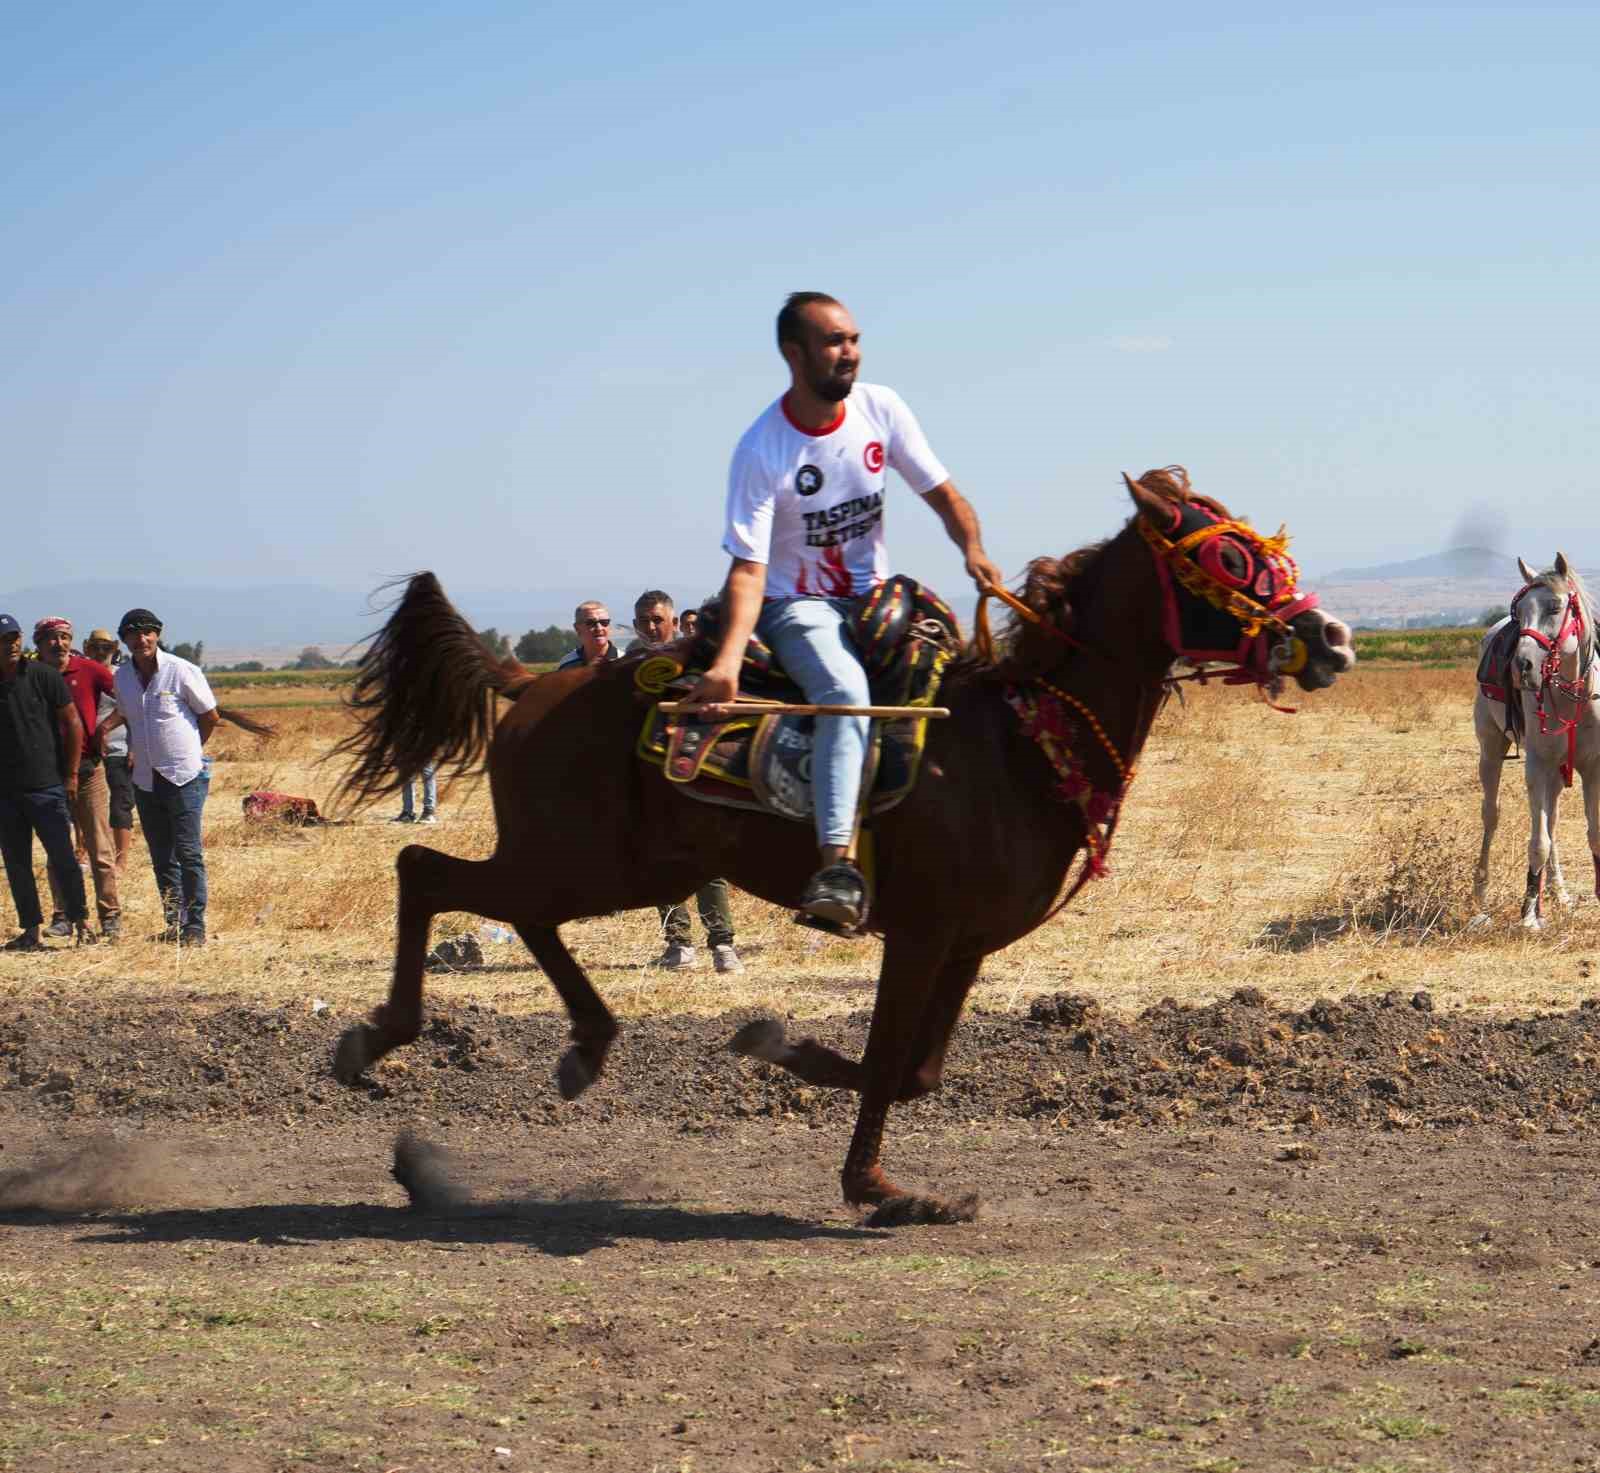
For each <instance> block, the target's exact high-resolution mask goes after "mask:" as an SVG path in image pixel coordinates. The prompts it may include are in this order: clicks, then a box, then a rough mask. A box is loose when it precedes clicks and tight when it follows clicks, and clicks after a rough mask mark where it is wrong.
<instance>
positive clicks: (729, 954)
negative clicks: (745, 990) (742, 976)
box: [711, 943, 744, 973]
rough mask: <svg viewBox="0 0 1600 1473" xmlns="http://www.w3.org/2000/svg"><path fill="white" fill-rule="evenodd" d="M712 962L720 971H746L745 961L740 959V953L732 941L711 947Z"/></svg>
mask: <svg viewBox="0 0 1600 1473" xmlns="http://www.w3.org/2000/svg"><path fill="white" fill-rule="evenodd" d="M711 964H712V965H713V966H714V967H715V968H716V969H717V970H718V971H719V972H724V973H727V972H742V971H744V963H743V962H742V961H740V960H739V953H738V952H736V951H735V950H734V949H733V946H732V944H731V943H729V944H726V945H723V946H713V947H712V948H711Z"/></svg>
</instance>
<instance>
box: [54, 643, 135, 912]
mask: <svg viewBox="0 0 1600 1473" xmlns="http://www.w3.org/2000/svg"><path fill="white" fill-rule="evenodd" d="M33 646H34V648H35V649H36V650H38V652H39V659H40V660H41V661H42V662H43V663H44V664H46V665H48V666H49V667H50V668H51V669H52V670H54V671H55V672H56V673H57V674H58V675H60V677H61V678H62V679H63V680H64V681H66V683H67V689H68V690H69V691H71V692H72V700H73V703H74V704H75V705H76V706H77V708H78V719H79V721H81V722H82V723H83V756H82V758H81V760H80V761H79V763H78V796H77V797H76V799H74V800H73V803H72V819H73V822H74V823H76V824H77V826H78V839H79V841H80V842H81V843H82V845H83V847H84V848H85V849H86V850H87V851H88V853H89V870H90V873H91V874H93V876H94V899H95V908H96V909H97V910H98V911H99V915H100V933H101V935H103V936H104V937H105V939H106V940H107V941H116V940H117V939H118V938H119V937H120V936H121V934H122V902H121V900H120V899H119V898H118V896H117V851H116V845H115V843H114V842H113V840H112V838H111V792H110V789H109V788H108V787H107V786H106V775H105V771H104V768H103V766H102V763H101V757H100V743H99V742H98V741H97V740H96V736H95V733H96V730H97V728H98V727H99V725H100V702H101V701H102V700H103V699H104V698H106V697H107V696H109V695H111V693H112V690H113V681H112V677H111V670H110V668H109V667H108V666H106V665H102V664H101V663H100V662H99V661H98V660H91V659H89V658H88V657H87V656H86V655H80V654H74V653H73V649H72V621H71V620H70V619H40V620H39V622H38V623H37V624H35V625H34V626H33ZM73 867H74V868H77V859H76V856H74V859H73ZM49 879H50V900H51V905H52V911H53V914H52V915H51V918H50V928H49V930H48V931H47V933H46V934H47V935H50V936H70V935H71V934H72V922H71V921H70V920H68V919H67V915H66V894H65V890H64V887H63V885H62V877H61V876H59V875H57V874H56V872H55V868H54V866H52V867H51V868H50V870H49ZM80 879H81V876H80Z"/></svg>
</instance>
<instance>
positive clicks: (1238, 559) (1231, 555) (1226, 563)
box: [1217, 541, 1250, 583]
mask: <svg viewBox="0 0 1600 1473" xmlns="http://www.w3.org/2000/svg"><path fill="white" fill-rule="evenodd" d="M1217 553H1218V556H1219V557H1220V558H1221V560H1222V566H1223V567H1224V568H1226V569H1227V570H1228V572H1230V573H1231V574H1233V576H1234V577H1235V578H1237V579H1238V580H1239V581H1240V582H1241V583H1243V582H1244V581H1245V579H1246V578H1248V577H1249V576H1250V560H1249V559H1248V558H1247V557H1245V555H1244V553H1243V552H1242V551H1241V550H1240V548H1239V546H1238V545H1237V544H1236V543H1233V542H1226V541H1225V542H1223V544H1222V545H1221V547H1219V548H1218V549H1217Z"/></svg>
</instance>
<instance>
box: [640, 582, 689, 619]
mask: <svg viewBox="0 0 1600 1473" xmlns="http://www.w3.org/2000/svg"><path fill="white" fill-rule="evenodd" d="M657 604H665V605H666V606H667V607H668V608H669V609H672V610H673V611H674V612H676V611H677V607H678V606H677V604H675V603H673V601H672V595H671V594H670V593H666V592H663V591H662V590H661V589H659V588H647V589H645V591H644V592H643V593H641V594H640V595H639V596H638V598H636V599H634V601H633V617H634V618H635V619H637V618H638V617H639V615H640V614H642V613H643V612H644V611H645V610H646V609H653V608H654V607H655V606H656V605H657Z"/></svg>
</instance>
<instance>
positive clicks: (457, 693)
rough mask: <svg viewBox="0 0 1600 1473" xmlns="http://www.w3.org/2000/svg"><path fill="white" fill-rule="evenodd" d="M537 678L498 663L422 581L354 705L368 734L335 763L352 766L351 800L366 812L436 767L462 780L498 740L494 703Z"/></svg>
mask: <svg viewBox="0 0 1600 1473" xmlns="http://www.w3.org/2000/svg"><path fill="white" fill-rule="evenodd" d="M533 678H535V677H533V676H532V675H531V674H530V673H529V672H528V671H526V670H524V669H523V667H522V666H521V665H520V664H518V663H517V662H516V661H515V660H498V659H496V658H495V657H494V656H493V655H492V654H490V653H489V650H488V648H487V647H486V646H485V645H484V643H483V641H482V640H481V639H479V638H478V636H477V634H476V632H474V630H473V628H472V626H471V625H470V624H469V623H467V621H466V620H465V619H464V618H463V617H462V616H461V614H460V613H459V612H458V611H457V609H456V607H455V605H454V604H452V603H451V602H450V600H449V599H448V598H446V597H445V592H444V589H442V588H441V587H440V586H439V580H438V579H437V578H435V577H434V576H433V574H432V573H417V574H415V575H413V576H412V577H411V578H410V579H408V580H406V586H405V592H404V593H403V594H402V595H401V597H400V602H399V603H398V604H396V605H395V608H394V612H393V613H392V614H390V615H389V621H388V623H386V624H385V625H384V626H383V628H382V629H381V630H379V631H378V637H377V638H376V639H374V640H373V641H372V643H371V644H370V645H369V646H368V648H367V652H366V654H364V655H363V656H362V657H361V664H360V665H359V666H358V667H357V669H356V678H355V684H354V685H353V686H352V687H351V691H350V694H349V695H348V696H346V697H345V705H346V706H347V707H348V708H349V709H350V710H351V711H352V712H353V713H354V714H355V716H356V719H357V720H358V721H359V722H360V725H359V727H358V728H357V729H356V730H355V731H353V732H352V733H351V734H350V735H349V736H347V737H346V738H345V739H344V740H343V741H342V742H340V743H339V744H338V746H336V747H335V748H334V749H333V752H332V753H330V754H329V755H330V756H333V755H338V756H342V757H347V758H349V761H350V766H349V769H348V770H347V771H346V773H345V776H344V781H343V784H342V789H343V792H344V793H345V794H348V795H350V796H353V797H354V798H355V799H356V801H357V802H365V801H368V800H370V799H374V798H381V797H383V796H384V795H385V794H386V793H394V792H397V791H398V790H399V789H400V788H401V786H402V785H404V784H405V783H407V782H409V781H411V780H412V779H413V778H415V777H416V776H417V774H418V773H420V772H421V771H422V769H423V768H424V767H427V766H429V765H430V764H431V765H432V766H434V767H436V768H445V767H452V768H454V770H455V772H457V773H460V772H462V771H464V770H465V769H467V768H469V767H474V766H476V765H477V764H478V763H479V762H480V761H481V760H482V758H483V754H484V752H485V750H486V749H487V748H488V745H489V738H490V737H491V736H492V735H493V733H494V724H495V723H494V718H495V712H494V704H493V702H492V700H490V699H489V697H490V696H491V695H492V694H496V693H498V694H505V695H509V694H513V693H514V692H516V691H520V690H522V689H524V688H526V686H527V685H528V683H529V681H530V680H532V679H533Z"/></svg>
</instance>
